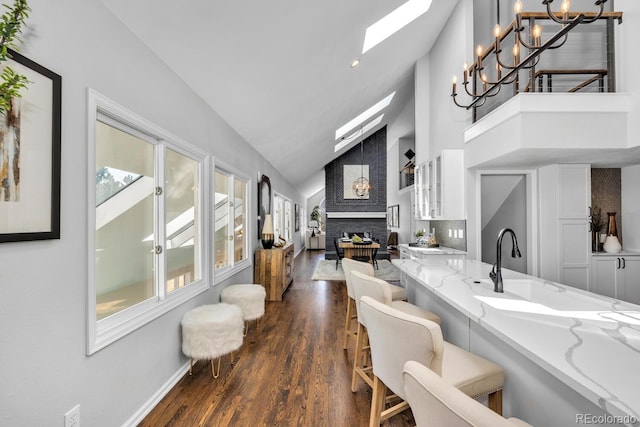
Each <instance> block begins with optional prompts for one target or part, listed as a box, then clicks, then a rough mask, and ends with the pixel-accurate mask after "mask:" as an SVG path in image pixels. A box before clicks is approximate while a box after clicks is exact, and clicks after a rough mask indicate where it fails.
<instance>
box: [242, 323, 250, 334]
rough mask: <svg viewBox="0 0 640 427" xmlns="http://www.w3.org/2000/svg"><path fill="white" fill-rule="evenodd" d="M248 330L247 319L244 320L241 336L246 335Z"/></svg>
mask: <svg viewBox="0 0 640 427" xmlns="http://www.w3.org/2000/svg"><path fill="white" fill-rule="evenodd" d="M248 332H249V321H248V320H245V321H244V333H243V334H242V336H243V337H246V336H247V333H248Z"/></svg>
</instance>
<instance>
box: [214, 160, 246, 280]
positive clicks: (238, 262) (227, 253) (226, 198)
mask: <svg viewBox="0 0 640 427" xmlns="http://www.w3.org/2000/svg"><path fill="white" fill-rule="evenodd" d="M214 188H215V191H214V193H215V201H214V203H215V225H214V248H215V254H214V265H215V274H216V280H223V279H225V278H227V277H229V276H231V275H232V274H235V273H236V272H237V271H238V270H239V269H242V268H245V267H248V266H250V265H251V261H250V259H249V256H248V251H249V248H248V231H247V216H248V200H249V195H248V190H249V180H248V178H246V177H243V176H240V175H239V174H234V173H232V172H229V171H228V170H225V169H223V168H220V167H218V168H216V171H215V182H214Z"/></svg>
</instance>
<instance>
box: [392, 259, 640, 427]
mask: <svg viewBox="0 0 640 427" xmlns="http://www.w3.org/2000/svg"><path fill="white" fill-rule="evenodd" d="M393 263H394V264H395V265H396V266H397V267H398V268H399V269H400V270H401V271H402V272H403V273H404V274H407V275H408V276H409V277H411V278H413V279H414V280H415V281H416V282H417V284H418V285H421V286H423V287H424V288H426V289H427V290H428V291H430V292H433V293H434V294H435V295H437V296H438V297H440V298H441V299H443V300H444V301H446V302H447V303H448V304H450V305H451V306H453V307H454V308H455V309H456V310H458V311H459V312H461V313H463V314H464V315H466V316H467V317H468V318H469V319H470V320H471V321H473V322H475V323H477V324H479V325H480V326H481V327H483V328H484V329H485V330H487V331H489V332H491V333H492V334H493V335H495V336H497V337H498V338H499V339H500V340H502V341H504V342H505V343H506V344H507V345H508V346H510V347H511V348H513V349H515V350H516V351H518V352H519V353H521V354H522V355H523V356H524V357H526V358H528V359H530V360H531V361H533V362H534V363H535V364H537V365H538V366H540V367H541V368H542V369H544V370H546V371H547V372H549V373H550V374H551V375H553V376H554V377H556V378H558V379H559V380H560V381H562V382H563V383H565V384H566V385H568V386H569V387H571V388H572V389H573V390H575V391H576V392H578V393H579V394H581V395H582V396H584V397H585V398H586V399H588V400H589V401H591V402H592V403H593V404H595V405H597V406H598V407H600V408H602V409H603V410H604V411H606V412H607V413H609V414H611V415H614V416H620V417H624V416H627V417H629V416H631V417H632V418H635V419H636V420H640V393H639V392H638V381H637V379H638V375H639V373H640V306H638V305H635V304H630V303H627V302H622V301H618V300H614V299H612V298H608V297H605V296H601V295H596V294H593V293H590V292H586V291H582V290H580V289H576V288H573V287H571V286H566V285H562V284H558V283H555V282H549V281H545V280H543V279H540V278H537V277H533V276H528V275H525V274H521V273H518V272H515V271H511V270H507V269H503V278H504V293H496V292H494V291H493V282H492V281H491V279H489V272H490V271H491V267H492V266H491V265H490V264H486V263H483V262H480V261H477V260H471V259H465V258H451V259H449V260H447V262H446V263H441V264H438V265H433V264H428V263H426V262H424V261H423V260H420V259H395V260H393ZM636 422H637V421H635V422H633V423H634V425H635V423H636Z"/></svg>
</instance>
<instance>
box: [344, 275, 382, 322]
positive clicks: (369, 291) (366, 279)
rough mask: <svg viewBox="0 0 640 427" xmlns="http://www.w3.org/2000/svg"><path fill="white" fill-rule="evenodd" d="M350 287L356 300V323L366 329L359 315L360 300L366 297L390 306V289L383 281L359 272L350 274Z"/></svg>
mask: <svg viewBox="0 0 640 427" xmlns="http://www.w3.org/2000/svg"><path fill="white" fill-rule="evenodd" d="M351 286H353V295H354V299H355V300H356V307H357V308H356V311H357V312H358V322H360V323H361V324H362V325H363V326H364V327H367V323H366V321H365V320H363V319H362V316H361V315H360V298H362V297H363V296H368V297H371V298H373V299H375V300H376V301H379V302H381V303H383V304H387V305H391V300H392V297H391V287H390V286H389V284H388V283H387V282H385V281H384V280H381V279H377V278H375V277H373V276H368V275H366V274H362V273H361V272H359V271H353V272H352V273H351Z"/></svg>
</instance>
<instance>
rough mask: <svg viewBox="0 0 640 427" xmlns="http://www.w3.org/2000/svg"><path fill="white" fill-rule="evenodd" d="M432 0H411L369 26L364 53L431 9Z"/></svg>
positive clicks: (365, 36) (363, 48)
mask: <svg viewBox="0 0 640 427" xmlns="http://www.w3.org/2000/svg"><path fill="white" fill-rule="evenodd" d="M430 6H431V0H409V1H408V2H406V3H405V4H403V5H402V6H400V7H399V8H397V9H396V10H394V11H393V12H391V13H389V14H388V15H387V16H385V17H384V18H382V19H380V20H379V21H378V22H376V23H375V24H373V25H371V26H370V27H369V28H367V31H366V33H365V35H364V44H363V46H362V53H365V52H366V51H368V50H369V49H371V48H372V47H374V46H376V45H377V44H378V43H380V42H382V41H383V40H385V39H386V38H387V37H389V36H391V35H392V34H394V33H395V32H396V31H398V30H400V29H401V28H402V27H404V26H405V25H407V24H409V23H411V22H412V21H413V20H414V19H416V18H417V17H419V16H420V15H422V14H423V13H425V12H426V11H427V10H429V7H430Z"/></svg>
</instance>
